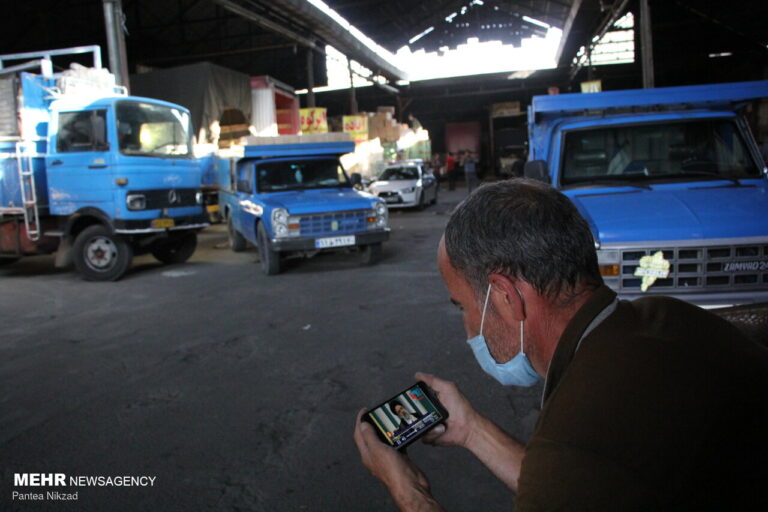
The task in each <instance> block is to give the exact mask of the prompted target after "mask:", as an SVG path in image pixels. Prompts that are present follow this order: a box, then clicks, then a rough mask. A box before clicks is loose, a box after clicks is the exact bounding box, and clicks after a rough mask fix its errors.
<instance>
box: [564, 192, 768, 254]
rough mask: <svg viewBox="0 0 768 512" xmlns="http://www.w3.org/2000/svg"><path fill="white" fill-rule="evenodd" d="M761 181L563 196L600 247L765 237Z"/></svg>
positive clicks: (767, 226) (767, 224) (766, 203)
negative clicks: (625, 243)
mask: <svg viewBox="0 0 768 512" xmlns="http://www.w3.org/2000/svg"><path fill="white" fill-rule="evenodd" d="M766 185H767V184H766V182H765V181H764V180H742V185H741V186H739V185H736V184H734V183H731V182H730V181H715V182H696V183H685V184H672V185H670V184H663V185H651V186H650V187H648V188H639V187H637V188H636V187H618V188H617V187H614V188H602V187H601V188H590V189H571V190H567V191H565V193H566V195H568V196H569V197H570V198H571V200H572V201H573V202H574V203H575V205H576V207H577V208H578V209H579V211H580V212H581V213H582V215H584V217H585V218H586V219H587V222H588V223H589V224H590V227H591V228H592V231H593V232H594V234H595V237H596V238H597V239H598V240H599V241H600V242H601V243H612V242H640V241H663V240H689V239H709V238H740V237H752V236H768V188H767V186H766Z"/></svg>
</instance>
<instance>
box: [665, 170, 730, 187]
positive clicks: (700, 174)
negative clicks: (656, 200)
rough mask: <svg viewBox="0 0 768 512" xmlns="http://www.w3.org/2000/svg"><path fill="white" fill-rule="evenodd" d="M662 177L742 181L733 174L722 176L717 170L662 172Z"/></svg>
mask: <svg viewBox="0 0 768 512" xmlns="http://www.w3.org/2000/svg"><path fill="white" fill-rule="evenodd" d="M658 177H659V178H661V179H666V178H706V179H709V180H725V181H730V182H731V183H733V184H734V185H736V186H741V181H739V178H736V177H733V176H722V175H720V174H717V172H709V171H682V172H676V173H671V174H661V175H659V176H658Z"/></svg>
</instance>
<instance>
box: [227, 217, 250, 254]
mask: <svg viewBox="0 0 768 512" xmlns="http://www.w3.org/2000/svg"><path fill="white" fill-rule="evenodd" d="M227 238H228V239H229V248H230V249H232V250H233V251H234V252H242V251H244V250H245V245H246V241H245V237H244V236H243V235H241V234H240V232H239V231H237V230H236V229H235V226H233V225H232V217H231V216H230V217H229V218H228V219H227Z"/></svg>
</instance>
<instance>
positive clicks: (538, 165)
mask: <svg viewBox="0 0 768 512" xmlns="http://www.w3.org/2000/svg"><path fill="white" fill-rule="evenodd" d="M523 176H525V177H526V178H530V179H532V180H537V181H543V182H544V183H549V170H548V169H547V162H545V161H544V160H531V161H530V162H525V166H524V167H523Z"/></svg>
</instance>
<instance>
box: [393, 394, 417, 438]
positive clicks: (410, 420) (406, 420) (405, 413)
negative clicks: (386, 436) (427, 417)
mask: <svg viewBox="0 0 768 512" xmlns="http://www.w3.org/2000/svg"><path fill="white" fill-rule="evenodd" d="M389 410H390V411H392V414H394V415H396V416H397V417H398V418H400V424H399V425H398V426H397V430H396V431H395V433H401V432H403V431H405V430H407V429H408V427H410V426H411V425H413V424H414V423H416V422H417V421H419V419H420V418H421V417H422V416H423V415H422V414H419V415H418V416H417V415H415V414H413V413H411V412H410V411H409V410H408V409H406V408H405V406H403V404H401V403H400V402H399V401H397V400H392V401H391V402H389Z"/></svg>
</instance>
